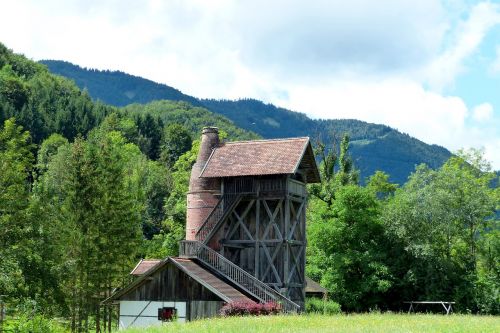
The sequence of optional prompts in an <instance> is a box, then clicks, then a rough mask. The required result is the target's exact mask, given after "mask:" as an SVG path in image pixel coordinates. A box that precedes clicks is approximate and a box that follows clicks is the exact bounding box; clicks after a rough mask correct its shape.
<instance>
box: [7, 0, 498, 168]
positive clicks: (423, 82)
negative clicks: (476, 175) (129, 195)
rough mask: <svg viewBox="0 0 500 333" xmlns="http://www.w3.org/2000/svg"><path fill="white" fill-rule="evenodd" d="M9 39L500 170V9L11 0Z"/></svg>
mask: <svg viewBox="0 0 500 333" xmlns="http://www.w3.org/2000/svg"><path fill="white" fill-rule="evenodd" d="M0 8H1V10H0V41H1V42H2V43H4V44H6V45H7V46H8V47H9V48H11V49H13V50H14V51H15V52H18V53H23V54H25V55H26V56H28V57H29V58H32V59H34V60H40V59H61V60H67V61H70V62H73V63H75V64H78V65H81V66H84V67H92V68H98V69H116V70H121V71H124V72H127V73H131V74H135V75H139V76H142V77H145V78H148V79H151V80H154V81H157V82H161V83H166V84H168V85H170V86H173V87H175V88H178V89H180V90H182V91H183V92H184V93H187V94H190V95H194V96H197V97H211V98H229V99H237V98H242V97H253V98H257V99H260V100H263V101H265V102H270V103H273V104H276V105H278V106H282V107H286V108H289V109H291V110H294V111H300V112H304V113H306V114H308V115H309V116H310V117H313V118H355V119H360V120H365V121H368V122H373V123H380V124H386V125H389V126H392V127H395V128H397V129H399V130H400V131H402V132H405V133H408V134H410V135H412V136H415V137H417V138H419V139H421V140H422V141H424V142H427V143H431V144H440V145H443V146H445V147H447V148H449V149H450V150H452V151H454V150H457V149H459V148H461V147H476V148H480V147H483V148H484V149H485V154H486V157H487V158H488V159H489V160H490V161H492V162H493V166H494V167H495V168H496V169H500V1H472V0H442V1H439V0H418V1H415V0H408V1H405V0H377V1H370V0H349V1H345V0H342V1H340V0H325V1H322V0H308V1H299V0H267V1H262V0H248V1H243V0H240V1H237V0H234V1H233V0H213V1H211V0H163V1H161V0H149V1H146V0H144V1H141V0H109V1H107V0H79V1H76V0H65V1H62V0H61V1H56V0H44V1H36V0H33V1H23V0H16V1H7V0H5V1H4V0H0Z"/></svg>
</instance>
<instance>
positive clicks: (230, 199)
mask: <svg viewBox="0 0 500 333" xmlns="http://www.w3.org/2000/svg"><path fill="white" fill-rule="evenodd" d="M240 197H241V195H240V194H239V193H227V194H224V195H223V196H222V197H221V198H220V199H219V202H218V203H217V205H216V206H215V208H214V209H213V210H212V211H211V212H210V214H209V215H208V217H207V219H206V220H205V222H203V224H202V225H201V227H200V229H198V231H197V232H196V235H195V238H196V240H197V241H199V242H202V243H206V241H207V240H208V239H207V236H208V235H209V234H210V233H211V232H212V231H213V230H214V229H215V227H216V226H217V223H219V221H220V220H221V219H222V218H223V217H224V215H225V214H226V213H227V212H228V211H229V210H230V209H232V208H233V204H235V203H236V201H238V200H239V198H240Z"/></svg>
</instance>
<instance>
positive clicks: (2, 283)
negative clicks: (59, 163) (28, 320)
mask: <svg viewBox="0 0 500 333" xmlns="http://www.w3.org/2000/svg"><path fill="white" fill-rule="evenodd" d="M31 149H32V145H31V143H30V134H29V133H28V132H25V131H23V129H22V127H21V126H18V125H16V123H15V120H14V119H13V118H11V119H8V120H6V121H5V122H4V124H3V128H2V130H1V131H0V230H1V232H0V257H1V258H2V260H0V294H1V295H7V296H9V297H16V296H20V295H22V294H23V292H24V291H25V288H26V286H25V277H26V271H25V270H24V269H25V268H26V267H23V266H24V265H23V263H25V259H26V258H28V257H29V255H30V254H31V253H32V247H31V246H30V245H31V244H30V242H29V239H27V238H28V237H27V236H29V232H30V228H29V221H28V216H29V214H28V208H29V199H30V185H29V177H30V172H31V169H32V167H33V154H32V153H31Z"/></svg>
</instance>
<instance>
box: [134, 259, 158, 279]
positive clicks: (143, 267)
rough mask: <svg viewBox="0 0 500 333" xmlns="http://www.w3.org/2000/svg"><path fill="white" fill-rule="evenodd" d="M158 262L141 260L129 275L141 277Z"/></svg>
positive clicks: (155, 260)
mask: <svg viewBox="0 0 500 333" xmlns="http://www.w3.org/2000/svg"><path fill="white" fill-rule="evenodd" d="M160 262H161V260H160V259H141V261H139V262H138V263H137V265H135V267H134V269H133V270H132V272H130V275H135V276H138V275H143V274H144V273H146V272H147V271H149V270H150V269H151V268H153V267H154V266H156V265H157V264H159V263H160Z"/></svg>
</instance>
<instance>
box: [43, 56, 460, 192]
mask: <svg viewBox="0 0 500 333" xmlns="http://www.w3.org/2000/svg"><path fill="white" fill-rule="evenodd" d="M42 63H43V64H45V65H47V66H48V67H49V70H50V71H51V72H53V73H56V74H59V75H62V76H65V77H67V78H70V79H73V80H74V81H75V83H76V84H77V85H78V86H79V87H80V88H82V89H87V91H88V93H89V94H90V95H91V96H92V97H93V98H94V99H99V100H102V101H104V102H106V103H109V104H112V105H116V106H123V105H126V104H130V103H146V102H150V101H153V100H160V99H169V100H174V101H187V102H189V103H191V104H192V105H194V106H198V107H200V106H202V107H205V108H207V109H208V110H210V111H212V112H215V113H218V114H221V115H223V116H225V117H227V118H229V119H230V120H232V121H233V122H234V124H235V125H236V126H239V127H241V128H243V129H246V130H250V131H253V132H255V133H257V134H260V135H261V136H263V137H264V138H280V137H292V136H304V135H307V136H310V137H311V138H312V139H313V140H316V139H321V140H322V141H323V142H326V143H332V142H334V141H338V139H339V137H340V136H341V135H342V134H343V133H348V134H349V135H350V137H351V143H352V145H351V152H352V155H353V158H354V160H355V163H356V166H357V167H358V168H359V169H360V170H361V177H362V179H364V178H366V177H368V176H370V175H371V174H373V173H374V172H375V171H376V170H383V171H385V172H387V173H388V174H389V175H390V176H391V180H392V181H395V182H397V183H399V184H402V183H404V182H405V181H406V179H407V177H408V175H409V174H410V173H411V172H412V171H413V170H414V168H415V165H417V164H420V163H426V164H427V165H429V166H430V167H433V168H435V167H439V166H440V165H441V164H442V163H443V162H444V161H446V160H447V159H448V158H449V157H450V156H451V153H450V152H449V151H448V150H446V149H445V148H443V147H440V146H437V145H428V144H426V143H424V142H422V141H420V140H417V139H415V138H413V137H411V136H409V135H407V134H403V133H401V132H399V131H397V130H395V129H393V128H390V127H388V126H385V125H377V124H370V123H366V122H363V121H359V120H349V119H347V120H346V119H334V120H313V119H310V118H308V117H307V116H306V115H305V114H302V113H299V112H293V111H290V110H287V109H284V108H279V107H276V106H274V105H272V104H265V103H263V102H261V101H258V100H254V99H242V100H237V101H229V100H213V99H197V98H195V97H192V96H189V95H186V94H183V93H182V92H180V91H179V90H177V89H174V88H172V87H169V86H167V85H164V84H157V83H154V82H152V81H150V80H146V79H143V78H140V77H137V76H132V75H128V74H125V73H123V72H111V71H98V70H92V69H84V68H81V67H79V66H77V65H73V64H70V63H67V62H63V61H55V60H45V61H42ZM325 107H328V106H325Z"/></svg>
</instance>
